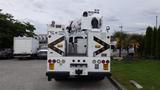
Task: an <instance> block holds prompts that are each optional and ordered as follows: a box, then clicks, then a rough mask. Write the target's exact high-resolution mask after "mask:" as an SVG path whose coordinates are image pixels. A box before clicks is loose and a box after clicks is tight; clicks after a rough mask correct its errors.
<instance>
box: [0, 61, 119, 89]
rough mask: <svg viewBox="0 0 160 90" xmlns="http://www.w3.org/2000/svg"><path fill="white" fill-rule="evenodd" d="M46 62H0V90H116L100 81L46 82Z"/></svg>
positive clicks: (108, 83)
mask: <svg viewBox="0 0 160 90" xmlns="http://www.w3.org/2000/svg"><path fill="white" fill-rule="evenodd" d="M45 72H46V60H16V59H12V60H0V90H117V89H116V88H115V87H114V86H113V85H112V84H111V82H110V81H109V80H108V79H107V78H105V79H104V80H102V81H78V80H65V81H60V82H57V81H55V80H52V81H51V82H48V81H47V77H46V76H45Z"/></svg>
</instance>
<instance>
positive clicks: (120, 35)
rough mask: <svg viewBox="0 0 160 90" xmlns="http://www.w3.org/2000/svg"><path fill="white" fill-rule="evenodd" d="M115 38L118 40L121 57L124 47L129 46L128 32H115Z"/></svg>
mask: <svg viewBox="0 0 160 90" xmlns="http://www.w3.org/2000/svg"><path fill="white" fill-rule="evenodd" d="M113 38H114V40H115V41H116V42H117V45H116V46H117V48H118V49H119V57H121V53H122V48H127V47H128V43H126V42H127V34H126V33H125V32H120V31H119V32H115V33H114V34H113Z"/></svg>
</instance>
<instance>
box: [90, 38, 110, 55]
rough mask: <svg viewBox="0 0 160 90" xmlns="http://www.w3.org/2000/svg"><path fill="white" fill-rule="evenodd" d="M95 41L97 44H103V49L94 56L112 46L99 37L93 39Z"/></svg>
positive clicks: (95, 52)
mask: <svg viewBox="0 0 160 90" xmlns="http://www.w3.org/2000/svg"><path fill="white" fill-rule="evenodd" d="M93 39H94V41H96V42H97V43H99V44H101V45H102V46H103V47H102V48H100V49H98V50H97V51H94V53H93V56H95V55H98V54H100V53H102V52H104V51H105V50H107V49H109V48H110V45H109V44H107V43H106V42H104V41H102V40H101V39H99V38H97V37H95V36H94V37H93Z"/></svg>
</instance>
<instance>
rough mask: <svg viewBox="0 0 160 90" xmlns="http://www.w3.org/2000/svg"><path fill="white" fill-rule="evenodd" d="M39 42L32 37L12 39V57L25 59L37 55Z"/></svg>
mask: <svg viewBox="0 0 160 90" xmlns="http://www.w3.org/2000/svg"><path fill="white" fill-rule="evenodd" d="M38 48H39V42H38V41H37V40H35V39H34V38H32V37H14V57H16V58H25V57H32V56H35V55H36V54H37V50H38Z"/></svg>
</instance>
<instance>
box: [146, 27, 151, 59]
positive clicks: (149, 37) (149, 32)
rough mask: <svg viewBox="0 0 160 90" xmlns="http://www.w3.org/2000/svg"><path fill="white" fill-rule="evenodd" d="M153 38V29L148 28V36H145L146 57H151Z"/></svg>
mask: <svg viewBox="0 0 160 90" xmlns="http://www.w3.org/2000/svg"><path fill="white" fill-rule="evenodd" d="M151 36H152V27H150V26H149V27H147V30H146V35H145V47H144V54H145V56H150V55H151Z"/></svg>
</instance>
